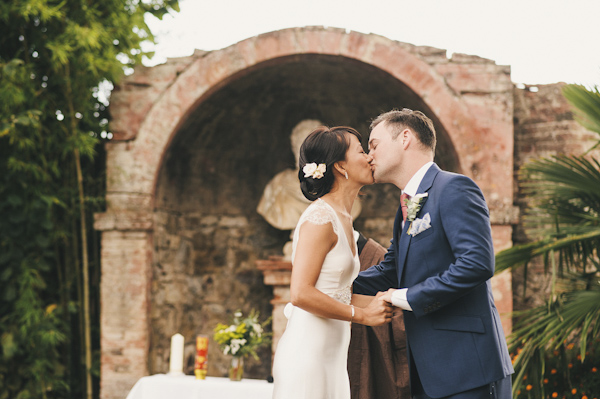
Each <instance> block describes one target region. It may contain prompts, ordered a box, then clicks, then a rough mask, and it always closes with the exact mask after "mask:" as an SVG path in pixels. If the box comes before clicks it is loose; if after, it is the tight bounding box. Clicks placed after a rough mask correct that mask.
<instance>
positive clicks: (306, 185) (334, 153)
mask: <svg viewBox="0 0 600 399" xmlns="http://www.w3.org/2000/svg"><path fill="white" fill-rule="evenodd" d="M350 135H354V136H356V138H357V139H358V141H359V142H360V141H361V136H360V133H359V132H357V131H356V130H355V129H352V128H351V127H346V126H337V127H332V128H329V127H326V126H320V127H318V128H316V129H315V130H313V131H312V132H311V133H310V134H309V135H308V136H307V137H306V139H305V140H304V142H303V143H302V146H301V147H300V157H299V162H298V164H299V165H298V166H299V167H300V171H299V172H298V179H300V189H301V190H302V194H304V196H305V197H306V198H307V199H309V200H310V201H314V200H316V199H317V198H320V197H322V196H324V195H325V194H327V193H328V192H329V191H331V187H333V182H334V181H335V177H334V175H333V164H335V163H336V162H339V161H344V160H345V159H346V151H348V147H349V146H350ZM310 163H315V164H316V165H320V164H325V166H326V170H325V173H323V177H321V178H320V179H317V178H314V177H310V176H309V177H304V174H305V173H304V171H303V170H302V169H303V168H304V166H305V165H306V164H310Z"/></svg>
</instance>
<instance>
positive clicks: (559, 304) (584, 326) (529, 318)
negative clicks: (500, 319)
mask: <svg viewBox="0 0 600 399" xmlns="http://www.w3.org/2000/svg"><path fill="white" fill-rule="evenodd" d="M515 315H516V316H518V317H519V320H518V321H517V323H515V328H514V330H513V333H512V334H511V337H510V339H509V341H508V346H509V350H510V352H511V353H517V355H516V357H515V358H514V359H513V364H514V367H515V373H516V376H515V379H514V384H513V392H514V393H516V392H517V391H518V390H519V389H520V388H521V386H522V384H523V378H524V377H525V376H527V375H528V374H531V375H530V376H529V377H530V378H528V379H527V381H529V383H535V384H537V386H536V387H535V388H536V389H535V391H536V392H540V393H541V395H539V397H544V396H543V389H544V387H543V383H542V378H536V377H534V376H535V375H536V374H540V369H542V372H541V375H543V369H544V367H545V366H544V356H543V354H544V353H548V352H553V351H555V350H559V349H561V348H562V347H563V346H565V345H566V344H567V343H568V342H571V343H576V344H577V345H579V352H580V356H581V360H582V361H583V360H584V359H585V356H586V348H587V344H588V342H590V341H591V340H592V339H593V338H595V337H597V336H598V333H599V332H600V290H599V289H598V287H597V289H596V290H592V291H571V292H567V293H564V294H562V295H560V296H557V297H556V298H554V299H551V300H549V301H548V303H547V304H545V305H542V306H539V307H536V308H534V309H530V310H526V311H522V312H516V313H515ZM563 371H564V372H568V369H567V368H565V370H563ZM531 377H533V378H531ZM538 377H539V376H538Z"/></svg>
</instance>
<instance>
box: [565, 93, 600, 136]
mask: <svg viewBox="0 0 600 399" xmlns="http://www.w3.org/2000/svg"><path fill="white" fill-rule="evenodd" d="M562 92H563V95H564V96H565V98H566V99H567V100H568V101H569V102H570V103H571V105H573V106H574V107H575V115H576V118H577V120H578V122H579V123H581V125H582V126H584V127H585V128H587V129H589V130H591V131H592V132H596V133H598V134H600V91H599V90H598V87H594V88H592V89H587V88H585V87H584V86H581V85H566V86H565V87H563V90H562ZM596 145H598V144H596Z"/></svg>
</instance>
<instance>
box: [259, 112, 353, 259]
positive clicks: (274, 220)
mask: <svg viewBox="0 0 600 399" xmlns="http://www.w3.org/2000/svg"><path fill="white" fill-rule="evenodd" d="M322 125H323V124H322V123H321V122H320V121H318V120H314V119H305V120H303V121H301V122H300V123H298V124H297V125H296V126H295V127H294V129H292V134H291V136H290V141H291V146H292V152H293V153H294V157H295V158H296V164H295V166H296V168H295V169H286V170H284V171H282V172H279V173H278V174H276V175H275V176H274V177H273V178H272V179H271V181H269V183H267V185H266V186H265V190H264V192H263V195H262V198H261V199H260V202H259V203H258V207H257V208H256V210H257V212H258V213H259V214H260V215H262V217H264V218H265V220H266V221H267V222H269V224H270V225H271V226H273V227H275V228H277V229H279V230H292V232H291V234H290V239H291V238H292V237H293V235H294V228H295V227H296V224H297V223H298V219H300V215H302V212H304V210H305V209H306V208H307V207H308V205H309V204H310V203H311V201H309V200H307V199H306V198H305V197H304V195H303V194H302V190H300V182H299V180H298V171H299V169H298V162H299V157H300V147H301V146H302V143H303V142H304V139H305V138H306V137H307V136H308V135H309V134H310V132H312V131H313V130H314V129H315V128H317V127H319V126H322ZM360 211H361V206H360V202H359V201H358V200H356V202H355V203H354V206H353V208H352V217H353V218H356V217H357V216H358V215H359V214H360ZM283 255H284V258H285V259H286V260H290V259H291V256H292V243H291V241H290V242H287V243H286V244H285V246H284V247H283Z"/></svg>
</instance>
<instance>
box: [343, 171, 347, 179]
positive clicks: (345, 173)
mask: <svg viewBox="0 0 600 399" xmlns="http://www.w3.org/2000/svg"><path fill="white" fill-rule="evenodd" d="M344 176H346V180H348V172H346V171H344Z"/></svg>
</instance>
